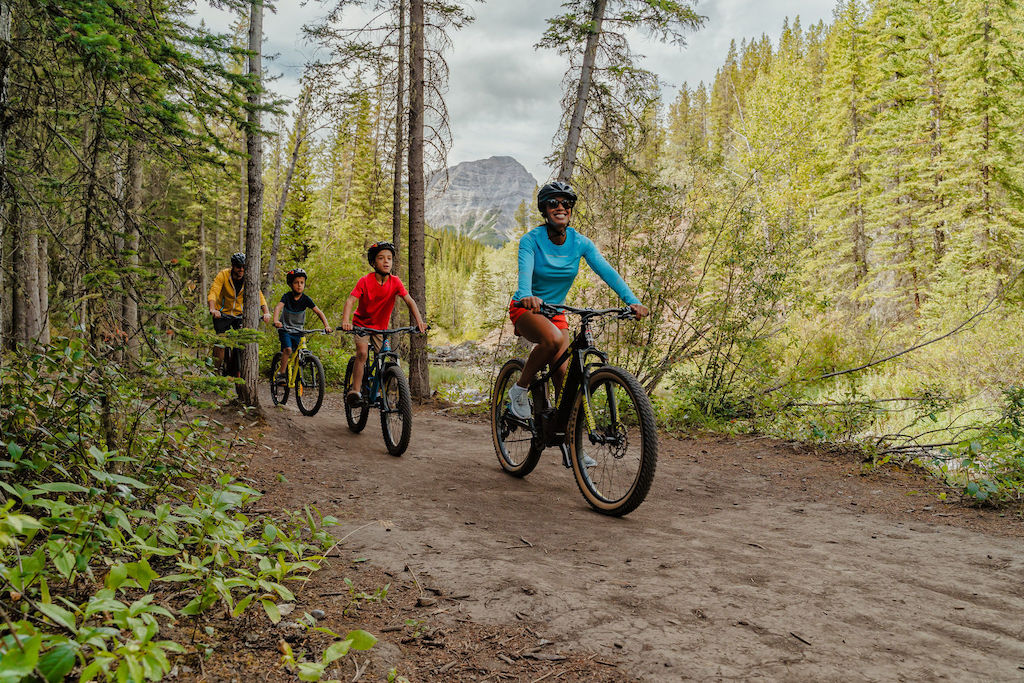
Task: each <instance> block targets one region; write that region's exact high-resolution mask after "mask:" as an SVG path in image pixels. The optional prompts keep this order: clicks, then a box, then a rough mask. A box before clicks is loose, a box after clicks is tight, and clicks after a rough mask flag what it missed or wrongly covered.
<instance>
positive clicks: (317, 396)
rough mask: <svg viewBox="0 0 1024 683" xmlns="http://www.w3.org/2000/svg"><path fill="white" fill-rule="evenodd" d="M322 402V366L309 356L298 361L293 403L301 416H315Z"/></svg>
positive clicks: (316, 359)
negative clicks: (297, 407)
mask: <svg viewBox="0 0 1024 683" xmlns="http://www.w3.org/2000/svg"><path fill="white" fill-rule="evenodd" d="M323 402H324V364H323V363H321V362H320V359H319V358H317V357H316V356H314V355H312V354H310V355H308V356H306V357H305V358H300V359H299V372H298V377H296V378H295V403H296V404H297V405H298V406H299V412H301V413H302V414H303V415H316V412H317V411H318V410H320V405H321V404H322V403H323Z"/></svg>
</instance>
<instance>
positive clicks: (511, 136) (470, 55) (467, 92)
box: [199, 0, 834, 181]
mask: <svg viewBox="0 0 1024 683" xmlns="http://www.w3.org/2000/svg"><path fill="white" fill-rule="evenodd" d="M329 4H330V3H327V2H308V3H306V4H305V5H302V4H300V3H299V2H298V0H280V1H279V2H278V11H277V12H276V13H275V14H268V15H267V17H266V19H265V21H264V24H265V25H264V31H265V34H266V43H265V46H264V50H265V52H266V53H268V54H275V53H276V57H275V58H274V59H273V60H271V61H270V62H269V63H268V68H269V69H270V70H271V71H272V72H276V73H278V74H281V77H280V79H278V80H277V81H275V82H274V83H273V84H272V85H271V87H272V88H273V89H274V90H275V91H277V92H280V93H282V94H283V95H285V96H287V97H291V98H294V97H296V96H297V94H298V79H299V76H300V75H301V73H302V67H303V65H304V64H305V63H306V62H307V61H309V60H310V59H312V58H313V57H314V55H316V53H317V52H316V50H317V48H316V46H313V45H309V44H308V43H306V42H305V38H304V36H303V34H302V30H301V29H302V26H303V25H304V24H307V23H310V22H314V21H317V20H319V19H320V18H321V17H322V16H324V14H325V13H326V11H327V10H326V7H327V6H328V5H329ZM833 4H834V3H833V2H832V1H831V0H701V1H700V2H699V3H698V4H697V5H696V9H697V12H698V13H700V14H702V15H705V16H706V17H707V21H706V22H705V24H704V27H703V28H701V29H699V30H697V31H695V32H690V33H689V34H688V35H687V38H686V42H687V45H686V46H685V47H682V48H681V47H679V46H676V45H670V44H662V43H659V42H657V41H655V40H652V39H649V38H646V37H643V36H636V37H635V38H634V39H633V40H632V42H631V44H632V47H633V49H634V51H635V52H636V53H638V54H641V55H645V59H644V60H643V61H642V64H643V66H645V67H646V68H647V69H649V70H651V71H653V72H654V73H656V74H658V76H659V77H660V78H661V79H662V81H663V82H664V83H665V87H664V91H663V97H664V99H665V100H666V101H670V100H671V99H673V98H674V97H675V92H676V89H677V88H678V87H679V86H680V85H681V84H682V83H684V82H686V83H688V84H689V85H690V86H691V87H693V86H696V84H697V83H699V82H700V81H705V82H709V81H711V80H712V79H713V78H714V76H715V72H716V71H717V69H718V68H719V67H720V66H721V65H722V62H723V61H724V60H725V56H726V54H727V52H728V50H729V43H730V42H731V41H732V40H735V41H736V44H737V45H739V44H740V42H741V41H742V40H743V39H744V38H747V39H750V38H759V37H760V36H761V35H762V34H765V33H766V34H768V35H769V36H770V37H771V38H772V40H773V41H777V39H778V36H779V34H780V33H781V30H782V24H783V21H784V20H785V19H786V18H787V17H788V18H789V19H790V20H791V21H792V19H793V18H794V17H796V16H798V15H799V16H800V18H801V23H802V25H803V26H804V27H805V28H806V27H808V26H810V25H811V24H813V23H816V22H817V21H819V20H825V21H826V22H829V21H831V17H832V5H833ZM468 8H469V11H470V12H471V13H475V15H476V21H474V22H473V23H471V24H469V25H468V26H467V27H466V28H464V29H463V30H462V31H458V32H454V33H452V35H451V39H452V48H451V49H450V50H449V51H448V53H447V54H446V55H445V57H446V60H447V62H448V66H449V87H448V93H447V96H446V102H447V105H448V111H449V115H450V123H451V131H452V136H453V145H452V149H451V152H450V155H449V164H450V165H454V164H456V163H459V162H461V161H471V160H474V159H482V158H487V157H490V156H495V155H507V156H512V157H515V158H516V159H518V160H519V161H520V162H521V163H522V164H523V165H524V166H526V167H527V168H528V169H529V170H530V172H531V173H533V175H534V176H535V177H536V178H537V179H538V180H540V181H543V180H544V179H546V178H547V177H548V174H549V170H548V169H547V168H546V167H545V166H544V163H543V159H544V157H545V156H546V155H547V154H548V152H550V150H551V140H552V138H553V137H554V135H555V133H556V130H557V127H558V125H559V123H560V121H561V112H560V102H561V98H562V78H563V76H564V72H565V63H564V61H563V58H562V57H560V56H559V55H558V54H557V53H555V51H553V50H544V49H540V50H537V49H534V47H533V45H534V44H535V43H537V42H539V41H540V40H541V38H542V36H543V33H544V30H545V29H546V28H547V19H548V18H550V17H551V16H553V15H554V14H555V13H556V12H558V10H559V7H558V5H557V4H556V3H554V2H552V1H551V0H515V1H514V2H510V1H509V0H496V1H492V2H487V3H469V4H468ZM354 12H355V10H351V11H350V13H347V15H346V16H354V14H353V13H354ZM199 16H200V17H202V18H203V19H205V20H206V21H207V23H208V24H210V25H211V26H214V27H215V28H217V29H218V30H227V26H228V25H229V24H230V23H231V19H230V17H229V15H227V14H226V13H224V12H219V11H216V10H211V9H209V8H205V7H201V8H200V9H199ZM353 24H354V20H353Z"/></svg>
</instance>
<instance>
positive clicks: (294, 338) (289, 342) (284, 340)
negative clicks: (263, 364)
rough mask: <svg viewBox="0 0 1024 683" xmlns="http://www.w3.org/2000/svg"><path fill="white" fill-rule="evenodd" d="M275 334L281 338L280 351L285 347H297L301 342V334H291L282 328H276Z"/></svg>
mask: <svg viewBox="0 0 1024 683" xmlns="http://www.w3.org/2000/svg"><path fill="white" fill-rule="evenodd" d="M277 336H278V338H280V340H281V350H282V351H284V350H285V349H297V348H299V344H300V343H301V342H302V335H301V334H291V333H290V332H285V331H284V330H283V329H278V330H277Z"/></svg>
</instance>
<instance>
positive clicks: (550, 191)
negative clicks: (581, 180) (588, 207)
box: [537, 180, 577, 216]
mask: <svg viewBox="0 0 1024 683" xmlns="http://www.w3.org/2000/svg"><path fill="white" fill-rule="evenodd" d="M552 197H568V198H569V199H570V200H571V201H572V203H573V204H575V203H576V199H577V197H576V190H574V189H572V185H570V184H569V183H563V182H562V181H561V180H555V181H554V182H550V183H548V184H546V185H545V186H544V187H542V188H540V190H539V191H538V192H537V210H538V211H540V213H541V215H542V216H544V215H547V214H545V213H544V202H546V201H547V200H549V199H551V198H552Z"/></svg>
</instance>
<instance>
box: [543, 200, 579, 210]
mask: <svg viewBox="0 0 1024 683" xmlns="http://www.w3.org/2000/svg"><path fill="white" fill-rule="evenodd" d="M544 206H546V207H547V208H549V209H556V208H558V207H559V206H564V207H565V208H567V209H571V208H572V207H574V206H576V200H575V199H545V200H544Z"/></svg>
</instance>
